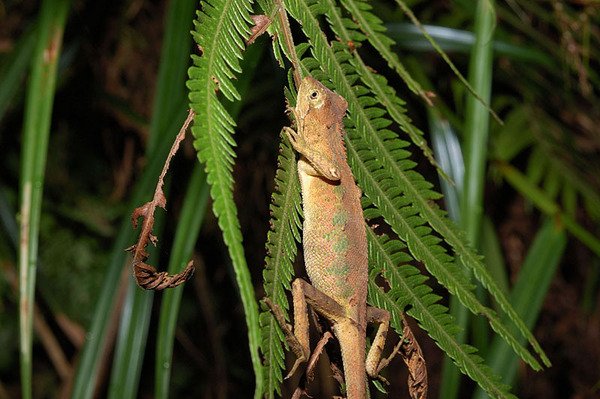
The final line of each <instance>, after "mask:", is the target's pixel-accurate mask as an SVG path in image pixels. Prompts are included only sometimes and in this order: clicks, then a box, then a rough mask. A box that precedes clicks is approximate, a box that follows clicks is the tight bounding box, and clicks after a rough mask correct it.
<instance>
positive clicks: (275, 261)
mask: <svg viewBox="0 0 600 399" xmlns="http://www.w3.org/2000/svg"><path fill="white" fill-rule="evenodd" d="M292 156H293V154H292ZM287 161H289V166H290V167H289V168H288V169H287V170H286V173H287V174H288V180H289V182H288V184H287V185H286V186H285V191H284V192H281V191H280V193H281V194H282V196H283V199H284V200H283V202H282V204H280V217H279V218H278V219H277V226H276V227H275V229H274V231H275V232H276V233H275V235H276V236H277V239H276V240H275V242H276V251H275V255H276V256H275V257H272V258H271V262H270V263H271V265H272V267H271V270H272V272H273V276H274V277H273V279H272V281H271V287H272V290H271V292H267V293H265V294H266V296H267V297H269V298H272V299H273V301H276V300H277V298H279V297H280V295H277V293H279V291H281V289H282V288H283V284H282V283H279V279H280V273H279V271H280V270H281V269H282V266H281V265H283V262H291V261H292V259H285V258H286V253H287V252H286V251H285V243H286V242H287V241H288V240H287V239H286V237H285V236H286V234H290V235H292V237H291V240H292V241H294V242H295V239H294V237H293V233H292V231H291V229H292V225H293V223H294V221H293V220H292V212H294V210H295V203H294V192H293V190H298V188H297V187H296V184H294V179H297V177H296V173H295V172H296V171H295V167H294V166H295V160H294V159H289V160H288V159H287V158H286V162H287ZM280 188H281V186H280V185H278V187H277V188H276V190H277V189H280ZM287 226H289V228H287ZM282 305H284V304H281V303H279V306H280V307H281V308H282V310H283V311H284V315H285V316H286V317H287V316H288V314H287V312H286V310H287V308H288V307H287V306H282ZM285 305H287V303H285ZM268 328H269V340H268V341H269V360H272V359H273V358H276V356H274V355H273V353H277V351H276V349H277V346H275V349H274V345H278V346H279V348H280V347H281V342H282V340H281V337H280V336H279V333H278V331H277V329H278V328H279V326H278V325H277V323H276V321H275V318H274V317H273V316H272V315H271V316H270V317H269V325H268ZM273 337H275V339H274V338H273ZM276 342H279V344H277V343H276ZM269 364H270V367H269V372H268V376H269V377H268V390H267V393H271V392H273V391H274V389H272V388H273V387H278V386H279V380H278V379H277V371H276V370H279V374H281V370H280V368H279V364H274V363H273V362H272V361H270V362H269Z"/></svg>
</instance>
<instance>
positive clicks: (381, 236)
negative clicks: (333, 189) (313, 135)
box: [0, 0, 600, 399]
mask: <svg viewBox="0 0 600 399" xmlns="http://www.w3.org/2000/svg"><path fill="white" fill-rule="evenodd" d="M474 3H476V5H477V6H476V7H473V4H474ZM5 7H6V8H5V9H4V10H3V11H0V13H3V14H0V15H2V18H3V19H4V20H5V21H6V22H5V23H3V24H2V27H1V28H0V34H1V35H2V38H3V40H2V41H0V42H2V43H6V44H7V45H6V46H4V47H1V46H0V48H2V49H3V50H2V51H3V52H2V53H1V54H0V56H1V59H0V127H1V129H0V147H1V148H2V149H3V155H4V157H2V158H3V159H2V161H1V162H2V170H3V171H6V172H5V173H3V179H2V181H1V182H0V215H2V217H1V218H0V220H1V222H2V224H1V226H0V234H1V235H2V239H1V240H0V242H1V244H0V261H1V263H0V264H1V265H2V273H1V276H2V278H1V279H0V281H1V282H2V283H1V284H0V320H1V324H0V326H1V327H0V346H1V347H3V348H5V350H4V351H3V352H4V353H2V354H0V399H1V398H3V397H19V396H20V397H24V398H41V397H72V398H91V397H93V396H94V395H96V396H101V397H105V396H106V397H111V398H133V397H140V396H146V395H150V396H153V397H157V398H166V397H168V396H171V397H183V396H185V397H215V398H225V397H240V396H241V397H249V396H251V395H254V397H255V398H260V397H263V396H266V397H278V396H283V397H288V396H289V394H290V392H291V390H293V388H294V387H295V385H297V383H298V381H297V379H295V380H294V379H291V380H285V381H284V380H283V371H284V370H286V369H288V368H289V366H286V364H288V363H286V349H285V345H284V341H283V334H282V333H281V331H280V329H279V327H278V326H277V323H276V322H275V320H274V318H273V317H272V315H271V313H270V312H269V311H268V310H267V308H266V307H265V306H263V304H262V303H261V302H260V301H259V300H260V298H261V297H263V296H268V297H269V298H271V300H272V301H274V302H275V303H277V304H279V306H280V307H281V308H282V309H284V311H286V312H287V311H288V310H289V300H288V297H289V292H288V291H289V287H290V282H291V279H292V278H293V276H294V275H302V267H301V261H300V259H299V260H298V261H297V262H296V258H297V253H298V252H299V251H298V249H299V245H298V243H299V242H300V236H301V235H300V230H301V220H302V217H301V208H300V195H299V186H298V181H297V177H296V171H295V156H294V154H293V152H292V151H291V148H290V146H289V143H287V141H286V140H285V139H284V136H282V135H280V134H279V132H280V130H281V127H282V126H284V125H289V123H290V122H289V120H287V118H286V116H285V103H286V101H287V102H289V103H290V104H293V103H294V96H295V94H294V93H295V86H294V84H293V79H292V72H291V70H292V69H291V67H290V66H291V65H297V66H298V73H300V74H302V75H306V74H311V75H312V76H314V77H316V78H318V79H319V80H321V81H322V82H323V83H325V84H327V85H329V86H330V87H331V88H332V89H333V90H335V91H336V92H337V93H339V94H340V95H342V96H343V97H344V98H345V99H346V100H347V101H348V104H349V109H348V114H347V118H346V120H345V122H346V130H347V140H346V147H347V151H348V158H349V163H350V166H351V168H352V170H353V173H354V175H355V177H356V179H357V182H358V184H359V186H360V188H361V190H362V191H363V193H364V198H363V207H364V210H365V217H366V219H367V223H368V225H369V228H368V236H369V258H370V276H371V280H370V283H369V301H370V303H372V304H374V305H377V306H380V307H384V308H386V309H388V310H389V311H390V313H391V314H392V326H393V328H394V330H396V332H397V333H398V334H399V335H401V334H402V331H403V323H404V320H405V319H403V314H404V313H406V314H408V315H409V316H410V318H411V321H409V323H411V324H413V326H412V327H413V330H414V331H415V335H416V339H417V340H418V342H419V343H420V345H421V347H422V348H423V350H424V354H425V359H426V361H427V363H428V370H429V373H430V386H429V392H430V397H436V396H439V397H443V398H456V397H469V396H473V397H477V398H484V397H487V396H491V397H495V398H512V397H514V395H516V396H519V397H523V398H527V397H541V396H547V395H548V394H547V392H548V390H554V391H556V392H559V393H558V394H557V395H558V396H557V397H575V396H578V395H579V396H585V395H590V396H594V395H596V394H597V390H598V381H597V380H595V378H596V379H597V376H594V374H593V373H590V371H589V365H590V364H596V363H597V362H598V361H599V360H600V353H598V350H597V345H596V343H597V339H598V338H600V337H597V334H598V331H600V328H598V327H599V326H598V325H597V323H598V322H597V320H598V319H599V318H598V317H597V315H598V280H599V278H600V273H599V272H598V266H599V263H598V256H600V241H599V240H598V239H597V238H596V237H597V231H598V221H599V219H600V212H599V211H598V210H600V181H599V180H598V175H599V174H598V173H596V172H597V171H600V167H599V166H600V161H599V160H600V157H598V152H599V151H600V143H599V138H598V135H597V134H596V133H595V126H596V125H597V121H596V120H595V119H596V118H597V117H596V115H600V113H599V112H598V101H597V96H598V94H599V93H598V88H599V87H600V85H599V83H600V82H599V76H598V74H597V72H596V71H597V70H598V59H599V57H600V54H599V53H598V52H597V48H598V42H599V41H600V32H599V31H598V29H597V26H598V22H600V21H599V16H598V7H597V5H595V4H594V2H577V3H573V2H566V1H558V0H557V1H554V2H551V3H545V2H528V3H527V4H520V5H515V4H512V3H510V2H509V3H506V4H505V3H499V4H496V3H495V2H494V1H493V0H479V1H477V2H471V1H464V0H457V1H455V2H453V3H452V8H447V3H446V2H435V1H434V2H425V1H421V0H413V1H406V2H404V1H402V0H396V2H395V3H392V2H369V1H366V0H341V1H340V2H335V1H334V0H310V1H304V0H289V1H288V0H286V1H282V2H280V1H269V0H257V2H256V3H255V4H251V3H249V2H247V1H245V0H210V1H209V2H202V3H201V4H200V5H198V4H197V3H196V2H195V1H189V0H184V1H173V2H170V3H169V4H168V5H162V4H150V3H143V4H141V5H140V4H139V3H136V2H126V3H123V4H120V5H110V6H100V5H98V4H95V3H89V2H75V3H71V2H69V1H67V0H44V1H42V2H41V6H40V7H39V8H36V6H35V4H31V3H29V2H22V3H14V4H13V3H10V4H9V3H7V4H6V6H5ZM198 7H199V8H198ZM197 8H198V9H197ZM255 14H264V15H267V16H269V18H270V19H271V21H272V24H271V25H270V26H269V28H268V34H263V35H260V36H258V37H257V38H256V42H255V43H253V44H251V45H250V44H247V39H248V38H249V37H250V36H251V35H253V34H256V31H253V25H254V20H253V19H252V18H251V16H252V15H255ZM532 26H533V27H535V28H532ZM190 31H191V34H190ZM463 75H464V77H463ZM24 87H27V89H26V90H22V88H24ZM284 93H285V96H284V95H283V94H284ZM23 94H24V95H23ZM188 106H189V107H190V108H191V109H192V110H193V112H194V113H195V118H194V125H193V127H192V129H191V131H192V134H193V147H194V148H192V146H191V144H190V143H189V142H188V143H187V144H186V143H184V144H183V150H182V151H181V154H180V155H178V157H177V158H176V159H175V160H174V163H173V165H172V166H171V170H170V172H169V174H170V177H168V178H167V180H166V181H165V187H164V192H165V194H166V198H167V201H168V202H167V205H168V206H167V210H168V212H167V213H166V214H165V213H164V212H162V210H159V211H158V212H157V213H156V215H155V216H156V222H155V225H154V229H153V231H154V234H155V235H157V236H158V237H159V240H160V241H159V244H160V245H159V248H158V249H157V250H155V249H152V250H150V252H151V257H150V259H149V263H151V264H153V265H157V266H158V268H159V269H165V270H168V271H169V273H177V272H180V271H181V270H183V269H184V268H185V266H186V264H187V263H188V261H189V259H190V258H193V259H194V261H195V264H196V273H195V275H194V277H193V278H192V280H190V281H189V282H188V283H186V284H185V286H179V287H177V288H174V289H169V290H167V291H165V292H164V293H158V294H157V293H153V292H149V291H144V290H142V289H140V288H139V287H138V286H137V285H136V284H135V282H134V280H133V278H132V269H131V263H130V262H131V258H130V257H129V255H127V253H126V252H125V251H124V249H125V248H127V247H128V246H130V245H131V244H133V242H134V241H135V235H136V232H135V231H134V230H133V229H132V228H131V225H130V220H129V215H130V214H131V212H132V211H133V209H134V208H136V207H137V206H140V205H141V204H143V203H145V202H147V201H149V200H150V198H151V196H152V192H153V191H154V186H155V184H156V181H157V178H158V175H159V173H160V170H161V168H162V166H163V163H164V161H165V159H166V158H167V154H168V153H169V149H170V146H171V144H172V142H173V140H174V138H175V135H176V134H177V131H178V130H179V128H180V127H181V125H182V124H183V121H184V119H185V115H186V109H187V108H188ZM11 131H16V132H22V135H19V134H13V135H10V134H8V132H11ZM196 153H197V158H199V160H200V163H198V162H197V160H196V161H195V160H194V159H195V158H196V157H195V155H196ZM463 160H464V161H463ZM440 193H442V194H443V196H442V194H440ZM269 196H270V200H269ZM209 197H210V199H209ZM269 204H270V206H269ZM209 205H210V208H211V209H212V213H211V212H208V209H207V208H208V206H209ZM17 210H18V211H17ZM265 240H266V245H265ZM263 248H265V250H263ZM482 255H483V256H482ZM557 298H560V301H557ZM286 316H288V315H286ZM288 317H289V316H288ZM412 320H414V323H413V321H412ZM417 325H418V328H417V327H416V326H417ZM556 326H562V327H561V328H558V327H556ZM574 336H575V337H578V338H577V339H574ZM536 337H537V339H536ZM538 339H539V341H540V343H538ZM438 348H439V349H438ZM544 350H545V351H544ZM17 354H18V356H17ZM190 360H192V361H193V362H192V364H191V365H190ZM288 360H289V359H288ZM17 362H18V363H19V367H17ZM520 362H522V363H523V364H524V365H526V366H527V367H521V368H519V363H520ZM551 363H552V364H553V366H552V367H550V368H548V367H549V366H550V364H551ZM442 364H443V366H442ZM109 370H110V371H109ZM461 375H465V376H467V377H468V379H470V380H472V381H474V384H469V383H466V381H467V380H468V379H463V378H462V377H461ZM385 376H386V378H387V379H389V380H390V381H391V385H390V386H389V387H381V385H379V384H376V385H377V388H378V389H379V390H381V391H384V390H387V391H388V393H385V392H377V390H376V389H372V392H373V396H375V397H386V396H387V397H394V398H396V397H407V396H406V395H407V388H406V370H405V368H404V365H403V364H402V362H401V361H394V362H392V364H391V365H390V366H389V367H388V368H387V369H386V371H385ZM525 378H526V379H527V381H528V384H522V383H521V382H522V381H524V379H525ZM309 391H310V392H313V393H314V395H315V396H316V397H321V396H326V395H331V394H333V393H335V392H337V387H336V383H335V381H334V380H333V379H332V378H331V377H330V376H329V375H328V374H327V373H322V375H320V376H318V377H317V379H316V381H315V382H314V383H313V384H312V385H311V386H310V387H309Z"/></svg>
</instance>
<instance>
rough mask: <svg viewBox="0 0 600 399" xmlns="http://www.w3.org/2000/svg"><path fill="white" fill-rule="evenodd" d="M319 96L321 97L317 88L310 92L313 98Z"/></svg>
mask: <svg viewBox="0 0 600 399" xmlns="http://www.w3.org/2000/svg"><path fill="white" fill-rule="evenodd" d="M317 97H319V92H317V91H316V90H314V91H312V92H310V98H311V100H315V99H316V98H317Z"/></svg>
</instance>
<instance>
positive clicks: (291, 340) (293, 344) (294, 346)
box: [263, 298, 308, 380]
mask: <svg viewBox="0 0 600 399" xmlns="http://www.w3.org/2000/svg"><path fill="white" fill-rule="evenodd" d="M263 301H264V303H265V304H266V305H267V306H268V307H269V309H270V310H271V313H273V316H274V317H275V320H276V321H277V324H279V327H281V330H282V331H283V334H284V335H285V340H286V342H287V344H288V345H289V346H290V349H291V350H292V352H294V354H295V355H296V362H295V363H294V365H293V366H292V369H291V370H290V372H289V373H288V375H287V376H285V379H286V380H287V379H288V378H290V377H291V376H292V375H294V373H295V372H296V370H297V369H298V367H299V366H300V365H302V364H303V363H306V361H307V359H308V353H306V350H305V349H304V347H303V346H302V344H301V343H300V341H298V338H297V337H296V336H295V335H294V333H293V332H292V326H290V325H289V324H287V322H286V321H285V316H284V315H283V311H282V310H281V308H280V307H279V305H277V304H276V303H273V302H272V301H271V300H270V299H269V298H264V299H263Z"/></svg>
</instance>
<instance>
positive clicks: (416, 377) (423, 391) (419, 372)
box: [399, 316, 428, 399]
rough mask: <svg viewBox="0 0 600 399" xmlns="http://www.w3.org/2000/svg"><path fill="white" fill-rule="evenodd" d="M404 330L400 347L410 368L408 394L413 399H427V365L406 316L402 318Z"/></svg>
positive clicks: (403, 357)
mask: <svg viewBox="0 0 600 399" xmlns="http://www.w3.org/2000/svg"><path fill="white" fill-rule="evenodd" d="M402 322H403V324H404V329H403V330H402V345H401V346H400V352H399V353H400V356H401V357H402V360H404V363H405V364H406V367H408V392H409V394H410V397H411V398H412V399H425V398H427V387H428V385H427V365H426V364H425V358H424V357H423V352H422V351H421V347H420V346H419V343H418V342H417V340H416V339H415V336H414V334H413V332H412V330H411V329H410V326H409V325H408V322H407V320H406V318H405V317H404V316H402Z"/></svg>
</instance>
